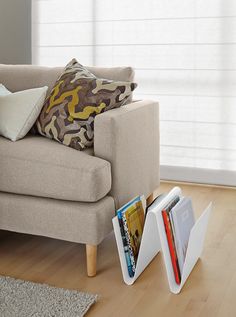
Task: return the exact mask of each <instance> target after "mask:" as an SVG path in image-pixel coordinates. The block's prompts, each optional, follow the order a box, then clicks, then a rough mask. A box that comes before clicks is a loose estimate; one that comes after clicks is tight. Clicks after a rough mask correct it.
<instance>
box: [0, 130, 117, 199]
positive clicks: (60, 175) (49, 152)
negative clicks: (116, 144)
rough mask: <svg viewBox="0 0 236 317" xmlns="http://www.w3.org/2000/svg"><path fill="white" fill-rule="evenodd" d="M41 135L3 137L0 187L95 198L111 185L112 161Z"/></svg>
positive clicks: (19, 191)
mask: <svg viewBox="0 0 236 317" xmlns="http://www.w3.org/2000/svg"><path fill="white" fill-rule="evenodd" d="M91 154H92V150H91V149H89V150H86V151H83V152H79V151H76V150H73V149H70V148H68V147H65V146H63V145H61V144H59V143H57V142H54V141H52V140H49V139H46V138H44V137H41V136H27V137H26V138H24V139H22V140H19V141H17V142H15V143H13V142H11V141H9V140H7V139H4V138H2V137H0V162H1V164H0V191H3V192H11V193H17V194H24V195H33V196H40V197H50V198H57V199H64V200H73V201H86V202H94V201H97V200H99V199H101V198H102V197H104V196H105V195H106V194H107V193H108V192H109V190H110V188H111V170H110V163H108V162H107V161H105V160H102V159H99V158H96V157H94V156H92V155H91Z"/></svg>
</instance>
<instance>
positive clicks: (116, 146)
mask: <svg viewBox="0 0 236 317" xmlns="http://www.w3.org/2000/svg"><path fill="white" fill-rule="evenodd" d="M94 154H95V156H97V157H100V158H103V159H105V160H107V161H109V162H110V163H111V166H112V190H111V193H110V194H111V196H112V197H113V198H114V199H115V202H116V208H119V207H120V206H121V205H123V204H124V203H126V202H128V201H129V200H130V199H132V198H133V197H134V196H136V195H139V194H144V195H146V196H148V195H150V194H151V193H152V192H153V191H154V190H155V189H156V188H157V187H158V185H159V117H158V103H157V102H154V101H146V100H145V101H139V102H135V103H131V104H129V105H126V106H123V107H121V108H119V109H114V110H111V111H108V112H105V113H102V114H101V115H99V116H97V117H96V118H95V126H94Z"/></svg>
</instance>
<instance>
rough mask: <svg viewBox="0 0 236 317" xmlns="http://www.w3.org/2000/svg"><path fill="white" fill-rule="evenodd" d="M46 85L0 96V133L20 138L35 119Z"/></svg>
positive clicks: (15, 139) (12, 138)
mask: <svg viewBox="0 0 236 317" xmlns="http://www.w3.org/2000/svg"><path fill="white" fill-rule="evenodd" d="M47 89H48V87H46V86H45V87H41V88H33V89H28V90H23V91H18V92H15V93H11V94H8V95H5V96H0V135H2V136H4V137H6V138H8V139H10V140H12V141H17V140H19V139H22V138H23V137H24V136H25V135H26V134H27V133H28V132H29V130H30V129H31V128H32V126H33V125H34V123H35V121H36V120H37V118H38V116H39V114H40V111H41V109H42V107H43V103H44V100H45V97H46V93H47Z"/></svg>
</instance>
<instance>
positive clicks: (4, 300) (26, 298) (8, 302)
mask: <svg viewBox="0 0 236 317" xmlns="http://www.w3.org/2000/svg"><path fill="white" fill-rule="evenodd" d="M97 298H98V297H97V295H92V294H88V293H82V292H78V291H74V290H67V289H63V288H57V287H53V286H49V285H46V284H38V283H32V282H26V281H22V280H16V279H14V278H11V277H4V276H0V316H1V317H42V316H43V317H81V316H84V315H85V313H86V312H87V311H88V310H89V308H90V307H91V305H93V304H94V303H95V302H96V301H97Z"/></svg>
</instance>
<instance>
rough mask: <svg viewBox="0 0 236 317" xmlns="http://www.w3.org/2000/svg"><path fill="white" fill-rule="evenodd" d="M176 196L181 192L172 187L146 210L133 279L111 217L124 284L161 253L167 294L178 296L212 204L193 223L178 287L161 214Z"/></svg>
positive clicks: (198, 248)
mask: <svg viewBox="0 0 236 317" xmlns="http://www.w3.org/2000/svg"><path fill="white" fill-rule="evenodd" d="M176 195H178V196H180V197H181V196H182V192H181V189H180V188H179V187H174V188H173V189H172V190H171V191H170V192H169V193H168V194H167V195H166V196H165V197H164V198H163V199H162V200H161V201H158V202H157V203H155V202H154V203H153V204H152V205H151V206H150V207H149V209H148V213H147V217H146V220H145V225H144V230H143V236H142V241H141V245H140V250H139V255H138V259H137V265H136V270H135V274H134V277H130V276H129V273H128V268H127V264H126V259H125V253H124V248H123V243H122V238H121V233H120V226H119V222H118V218H117V217H114V218H113V220H112V221H113V227H114V232H115V237H116V243H117V248H118V253H119V258H120V264H121V270H122V275H123V279H124V282H125V283H126V284H127V285H132V284H133V283H134V282H135V281H136V279H137V278H138V277H139V275H140V274H141V273H142V272H143V271H144V270H145V268H146V267H147V266H148V264H149V263H150V262H151V261H152V260H153V258H154V257H155V256H156V255H157V253H158V252H159V251H160V250H162V252H163V256H164V262H165V267H166V272H167V278H168V282H169V287H170V291H171V292H172V293H174V294H178V293H179V292H180V291H181V289H182V287H183V285H184V283H185V282H186V280H187V278H188V276H189V274H190V273H191V271H192V269H193V267H194V265H195V264H196V262H197V260H198V259H199V257H200V256H201V253H202V249H203V243H204V239H205V235H206V229H207V224H208V219H209V216H210V213H211V210H212V203H210V204H209V205H208V207H207V208H206V209H205V210H204V211H203V213H202V214H201V216H200V217H199V218H198V219H197V220H196V222H195V224H194V226H193V228H192V230H191V233H190V237H189V243H188V248H187V253H186V258H185V262H184V267H183V272H182V276H181V284H180V285H178V284H177V283H176V282H175V276H174V272H173V268H172V263H171V257H170V252H169V247H168V242H167V238H166V233H165V228H164V223H163V219H162V213H161V211H162V210H163V209H164V207H165V206H166V205H167V204H168V203H169V202H170V201H171V200H172V199H173V198H174V197H175V196H176Z"/></svg>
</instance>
